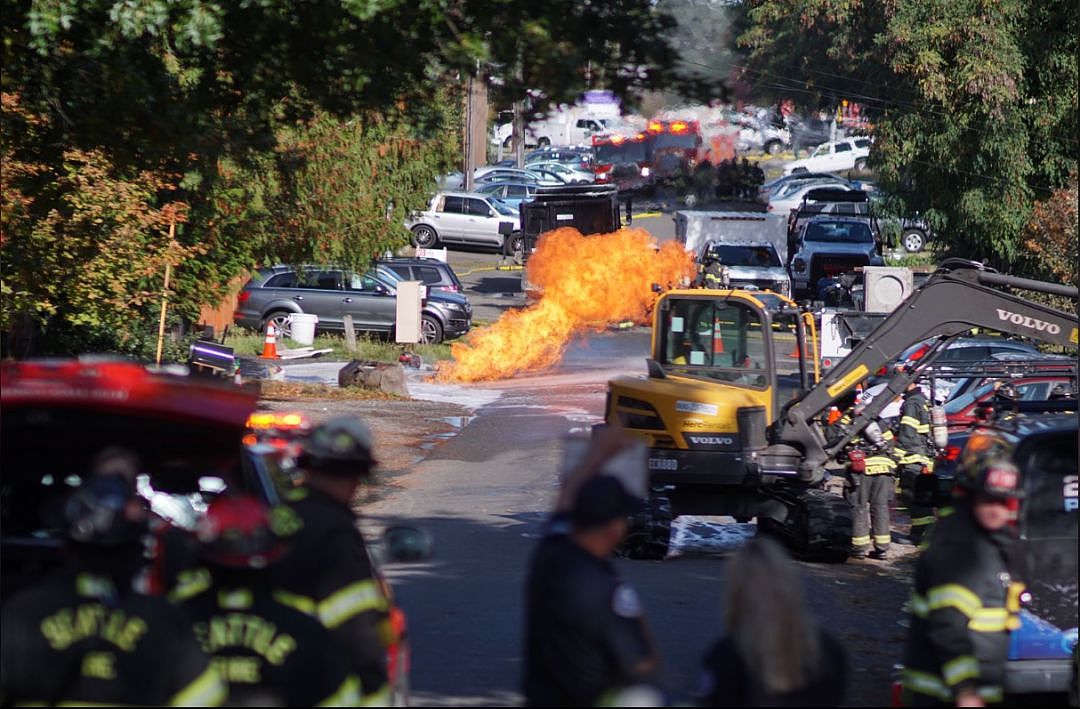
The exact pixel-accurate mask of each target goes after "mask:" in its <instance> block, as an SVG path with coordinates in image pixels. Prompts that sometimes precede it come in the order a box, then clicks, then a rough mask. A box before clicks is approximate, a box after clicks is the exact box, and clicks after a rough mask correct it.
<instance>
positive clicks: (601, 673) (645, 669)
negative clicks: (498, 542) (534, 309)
mask: <svg viewBox="0 0 1080 709" xmlns="http://www.w3.org/2000/svg"><path fill="white" fill-rule="evenodd" d="M626 442H627V441H626V439H624V438H622V437H621V436H620V435H619V434H618V433H617V432H616V431H614V430H613V429H604V430H603V432H599V433H598V434H597V436H596V437H595V438H594V442H593V446H592V448H591V450H590V452H589V454H588V455H587V456H586V458H585V460H584V461H583V462H582V464H581V465H579V466H578V467H577V469H576V470H575V471H574V472H573V473H571V474H570V475H569V476H567V478H566V480H565V482H564V484H563V488H562V490H561V492H560V495H559V498H558V500H557V502H556V505H555V511H554V513H553V515H552V517H551V518H550V519H549V520H548V523H547V530H546V534H545V536H544V538H543V540H542V541H541V542H540V544H539V545H538V547H537V548H536V551H535V553H534V554H533V557H532V561H531V562H530V566H529V575H528V581H527V586H526V612H525V618H526V621H525V622H526V626H525V677H524V694H525V701H526V704H527V705H528V706H596V705H598V704H601V703H610V702H612V701H617V699H616V697H617V695H618V694H619V693H620V692H622V691H626V690H627V689H628V688H632V687H637V686H642V685H649V684H651V683H652V681H653V679H654V674H655V672H656V669H657V665H658V657H657V652H656V649H655V647H654V645H653V641H652V636H651V634H650V632H649V630H648V627H647V626H646V623H645V613H644V609H643V608H642V605H641V601H640V599H639V598H638V595H637V592H636V591H635V590H634V588H633V587H632V586H631V585H630V584H628V583H626V582H624V581H623V580H622V579H620V578H619V576H618V573H617V572H616V570H615V568H614V566H613V565H612V564H611V561H610V557H611V554H612V553H613V552H614V551H615V549H616V548H617V547H618V546H619V544H620V542H621V541H622V540H623V538H624V537H625V535H626V531H627V516H628V515H630V514H632V513H633V512H634V511H635V510H636V509H638V508H640V507H641V501H640V500H638V499H637V498H635V497H633V496H632V495H630V494H629V493H627V491H626V490H625V488H624V487H623V484H622V483H621V482H620V481H619V480H617V479H616V478H614V477H611V476H608V475H598V474H597V471H598V470H599V469H600V467H601V466H602V465H603V463H604V462H605V461H606V460H607V459H608V457H609V456H610V455H612V454H614V453H616V452H618V451H619V450H621V447H622V446H623V444H624V443H626ZM640 706H650V705H640ZM657 706H659V705H657Z"/></svg>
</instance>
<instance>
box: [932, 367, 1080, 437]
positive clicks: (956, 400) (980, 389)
mask: <svg viewBox="0 0 1080 709" xmlns="http://www.w3.org/2000/svg"><path fill="white" fill-rule="evenodd" d="M1074 379H1075V378H1073V377H1067V376H1032V377H1019V378H1010V379H1006V380H991V381H984V382H983V383H982V384H979V385H978V386H976V387H974V388H971V389H969V390H968V391H966V392H964V393H963V394H961V395H960V396H956V397H953V398H951V399H949V401H947V402H946V403H945V406H944V409H945V416H946V419H947V420H948V424H949V429H950V430H953V429H964V428H967V427H968V426H970V425H971V424H974V423H978V422H979V421H981V420H982V417H981V416H980V415H979V410H980V407H985V406H987V405H989V404H991V403H993V399H994V396H995V394H997V393H998V392H999V391H1000V388H1001V387H1003V386H1008V387H1010V388H1011V389H1012V391H1013V392H1014V393H1015V394H1016V398H1017V400H1018V401H1045V400H1046V399H1049V398H1050V393H1051V392H1052V391H1054V387H1057V386H1059V385H1069V384H1073V383H1074Z"/></svg>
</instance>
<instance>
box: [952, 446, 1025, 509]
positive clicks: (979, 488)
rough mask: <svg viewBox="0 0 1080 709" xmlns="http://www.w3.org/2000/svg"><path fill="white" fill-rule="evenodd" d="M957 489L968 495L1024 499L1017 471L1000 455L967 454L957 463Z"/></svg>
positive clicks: (1018, 470) (1012, 464) (1009, 461)
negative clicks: (958, 464)
mask: <svg viewBox="0 0 1080 709" xmlns="http://www.w3.org/2000/svg"><path fill="white" fill-rule="evenodd" d="M956 486H957V487H958V488H959V489H960V490H963V491H966V492H967V493H968V494H978V495H985V496H986V497H994V498H1000V499H1013V500H1018V499H1021V498H1022V497H1023V496H1024V488H1023V485H1022V484H1021V481H1020V469H1019V468H1017V467H1016V465H1015V464H1014V463H1013V462H1012V461H1011V460H1009V459H1008V458H1005V457H1003V456H1001V455H998V454H996V453H989V454H986V455H980V454H979V453H977V452H976V453H968V454H967V455H965V456H963V457H962V458H961V461H960V467H959V469H958V471H957V475H956Z"/></svg>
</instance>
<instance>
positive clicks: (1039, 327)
mask: <svg viewBox="0 0 1080 709" xmlns="http://www.w3.org/2000/svg"><path fill="white" fill-rule="evenodd" d="M996 310H997V316H998V320H1001V321H1003V322H1011V323H1012V324H1013V325H1019V326H1020V327H1025V328H1027V329H1029V330H1035V331H1037V332H1045V333H1046V334H1048V335H1058V334H1061V326H1060V325H1057V324H1055V323H1052V322H1046V321H1045V320H1039V319H1038V318H1033V317H1031V316H1030V315H1023V314H1021V313H1011V312H1009V311H1008V310H1002V309H1001V308H996Z"/></svg>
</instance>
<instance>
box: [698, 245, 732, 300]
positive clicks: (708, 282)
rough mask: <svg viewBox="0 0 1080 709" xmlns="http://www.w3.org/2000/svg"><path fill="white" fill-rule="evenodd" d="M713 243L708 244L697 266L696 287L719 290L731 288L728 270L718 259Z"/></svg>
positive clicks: (717, 251) (718, 254) (718, 255)
mask: <svg viewBox="0 0 1080 709" xmlns="http://www.w3.org/2000/svg"><path fill="white" fill-rule="evenodd" d="M716 246H717V245H716V244H715V243H710V244H709V246H708V247H707V248H706V249H705V253H704V255H703V256H702V259H701V264H700V265H699V266H698V276H697V287H698V288H712V289H714V290H721V289H726V288H730V287H731V281H730V279H729V278H728V270H727V268H726V267H725V266H724V263H723V261H722V260H721V259H720V253H719V250H718V249H717V248H716Z"/></svg>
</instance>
